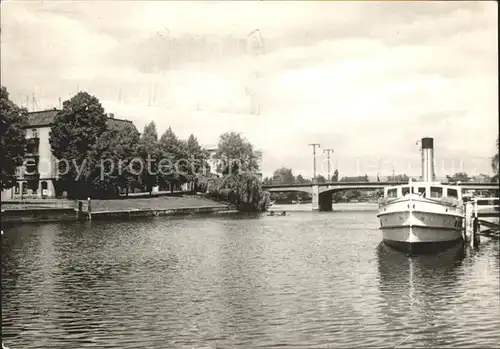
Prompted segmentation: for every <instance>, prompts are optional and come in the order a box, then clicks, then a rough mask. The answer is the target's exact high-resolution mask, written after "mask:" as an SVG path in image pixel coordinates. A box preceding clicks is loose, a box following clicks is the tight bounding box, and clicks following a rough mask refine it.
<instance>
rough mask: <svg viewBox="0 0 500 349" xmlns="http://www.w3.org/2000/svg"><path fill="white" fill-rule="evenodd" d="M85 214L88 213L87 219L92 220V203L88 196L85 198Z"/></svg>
mask: <svg viewBox="0 0 500 349" xmlns="http://www.w3.org/2000/svg"><path fill="white" fill-rule="evenodd" d="M87 214H88V218H89V221H91V220H92V205H91V201H90V196H89V197H88V198H87Z"/></svg>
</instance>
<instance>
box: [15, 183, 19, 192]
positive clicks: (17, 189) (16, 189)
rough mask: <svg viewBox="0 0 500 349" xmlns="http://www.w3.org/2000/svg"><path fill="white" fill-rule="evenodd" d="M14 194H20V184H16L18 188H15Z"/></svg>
mask: <svg viewBox="0 0 500 349" xmlns="http://www.w3.org/2000/svg"><path fill="white" fill-rule="evenodd" d="M14 193H15V194H19V183H16V187H15V188H14Z"/></svg>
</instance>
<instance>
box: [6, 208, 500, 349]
mask: <svg viewBox="0 0 500 349" xmlns="http://www.w3.org/2000/svg"><path fill="white" fill-rule="evenodd" d="M351 207H352V206H351ZM377 227H378V224H377V219H376V217H375V214H374V212H373V211H370V210H364V209H355V210H338V211H337V212H332V213H314V212H299V211H297V212H292V213H291V214H290V215H287V216H284V217H268V216H266V215H241V216H226V217H199V218H193V219H180V218H175V219H173V218H165V217H162V218H157V219H153V220H143V221H129V222H118V223H116V222H115V223H110V222H83V223H64V224H46V225H40V226H35V225H29V226H28V225H26V226H19V227H14V228H10V229H9V230H7V231H5V234H4V235H3V236H2V335H3V341H4V343H5V344H6V345H7V346H9V347H10V348H11V349H15V348H48V347H50V348H90V347H92V348H137V347H144V348H259V347H260V348H269V347H274V346H283V347H287V348H319V347H323V348H324V347H339V348H345V347H395V346H397V345H398V344H400V346H399V347H405V346H406V347H415V346H419V347H435V346H438V347H442V346H455V347H457V346H458V347H477V346H478V345H480V346H483V347H493V346H495V345H496V344H497V343H498V342H500V335H499V332H498V330H497V328H499V327H500V320H499V318H500V317H499V314H500V304H499V299H498V282H499V277H498V274H499V267H498V262H499V260H498V258H497V255H498V245H497V244H494V243H487V242H483V244H482V245H481V248H480V250H479V251H478V252H475V253H466V254H464V250H463V249H461V248H458V247H457V248H456V249H454V250H448V251H446V252H444V253H443V254H440V255H431V256H416V257H407V256H406V255H404V254H401V253H399V252H397V251H394V250H391V249H389V248H387V247H386V246H385V245H383V244H381V243H380V241H381V237H380V232H379V230H378V229H377Z"/></svg>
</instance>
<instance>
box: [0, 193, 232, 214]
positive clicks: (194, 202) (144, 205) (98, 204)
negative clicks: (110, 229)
mask: <svg viewBox="0 0 500 349" xmlns="http://www.w3.org/2000/svg"><path fill="white" fill-rule="evenodd" d="M223 206H224V207H225V206H227V205H226V204H224V203H221V202H218V201H214V200H211V199H207V198H204V197H202V196H198V195H182V196H181V195H176V196H156V197H130V198H122V199H119V200H97V199H93V200H92V211H93V212H102V211H126V210H135V209H153V210H171V209H177V208H191V207H192V208H197V207H223ZM33 208H54V209H55V208H76V200H56V199H51V200H44V199H29V200H24V201H23V202H22V203H21V202H15V201H10V202H9V201H4V202H2V210H16V209H17V210H18V209H33Z"/></svg>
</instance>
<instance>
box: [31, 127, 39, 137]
mask: <svg viewBox="0 0 500 349" xmlns="http://www.w3.org/2000/svg"><path fill="white" fill-rule="evenodd" d="M31 132H32V133H33V138H38V130H37V129H36V128H34V129H32V130H31Z"/></svg>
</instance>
